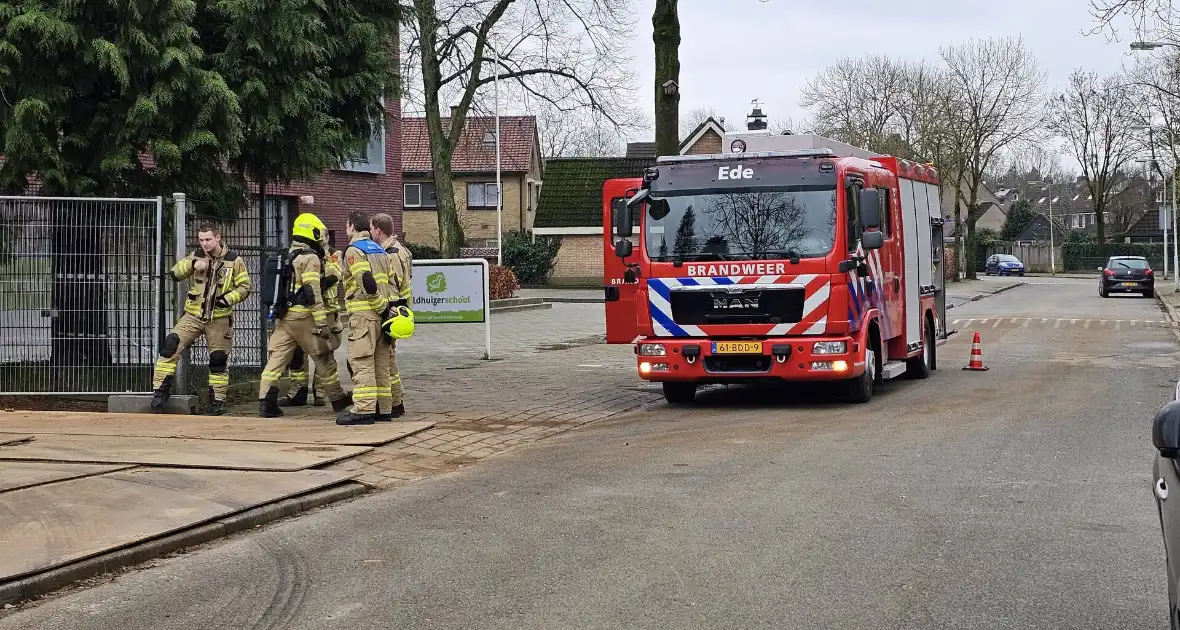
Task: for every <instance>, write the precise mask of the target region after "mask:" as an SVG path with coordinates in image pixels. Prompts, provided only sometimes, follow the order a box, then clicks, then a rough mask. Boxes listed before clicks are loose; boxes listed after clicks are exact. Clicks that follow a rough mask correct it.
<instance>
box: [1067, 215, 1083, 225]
mask: <svg viewBox="0 0 1180 630" xmlns="http://www.w3.org/2000/svg"><path fill="white" fill-rule="evenodd" d="M1070 218H1071V219H1072V220H1073V222H1072V225H1071V227H1074V228H1084V227H1086V222H1085V221H1083V220H1082V215H1080V214H1075V215H1073V216H1071V217H1070Z"/></svg>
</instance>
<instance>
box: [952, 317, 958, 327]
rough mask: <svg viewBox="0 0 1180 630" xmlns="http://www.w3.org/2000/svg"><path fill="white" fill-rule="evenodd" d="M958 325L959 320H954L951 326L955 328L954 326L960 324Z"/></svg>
mask: <svg viewBox="0 0 1180 630" xmlns="http://www.w3.org/2000/svg"><path fill="white" fill-rule="evenodd" d="M958 323H959V320H957V319H955V320H952V321H951V325H952V326H953V325H955V324H958Z"/></svg>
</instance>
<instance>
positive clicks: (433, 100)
mask: <svg viewBox="0 0 1180 630" xmlns="http://www.w3.org/2000/svg"><path fill="white" fill-rule="evenodd" d="M405 11H406V15H407V22H408V25H407V26H408V28H407V29H406V30H407V31H409V32H408V33H407V35H408V37H409V38H410V40H411V41H412V42H413V43H414V44H416V45H415V46H411V47H409V49H408V50H407V52H408V53H410V54H409V55H408V57H407V59H406V60H405V62H406V67H407V68H414V67H417V68H419V69H420V77H419V78H420V79H421V82H420V83H418V84H417V85H414V83H415V82H414V81H409V80H407V81H406V84H407V88H408V89H407V93H408V94H409V95H411V97H412V96H413V95H415V94H418V95H420V97H421V103H422V108H423V110H424V112H425V115H426V125H427V129H428V132H429V136H430V156H431V163H432V169H433V171H434V183H435V187H436V190H437V194H438V229H439V243H440V246H441V247H440V248H441V249H442V252H443V255H445V256H455V255H457V254H458V250H459V248H460V247H461V246H462V244H463V231H462V226H461V225H460V222H459V218H458V214H457V210H456V204H455V194H454V179H453V176H452V172H451V156H452V154H453V153H454V151H455V147H456V145H457V144H458V142H459V140H460V138H461V134H462V132H463V127H464V124H465V122H466V119H467V116H468V114H469V113H470V112H471V111H472V108H473V106H474V105H476V104H477V103H478V102H479V101H480V100H484V101H486V100H487V99H490V98H491V94H490V92H491V88H492V85H491V84H492V81H493V78H494V75H495V73H496V70H497V66H498V72H499V77H500V79H501V80H502V83H501V86H500V87H501V90H506V89H509V88H506V86H505V83H507V84H510V85H512V86H514V87H515V89H516V90H518V91H519V92H520V93H523V94H527V95H529V97H530V98H533V99H537V100H538V101H542V102H545V103H547V104H548V105H549V106H552V107H554V108H556V109H557V110H559V111H566V112H568V111H572V110H578V109H582V110H590V111H593V112H596V113H598V114H599V115H600V116H601V119H602V120H603V121H604V122H605V123H607V124H615V123H616V122H617V119H618V116H619V113H620V112H625V111H628V110H629V109H631V106H630V103H629V102H628V101H627V100H626V97H627V96H628V95H629V93H630V88H631V87H632V83H633V77H632V75H631V74H630V72H629V71H628V70H627V69H628V68H629V67H630V66H631V64H630V63H629V61H630V60H629V59H628V58H626V57H625V55H624V53H625V51H626V50H627V42H628V41H629V38H630V36H631V34H632V27H631V24H632V23H633V16H632V15H631V13H630V10H629V3H628V2H627V1H626V0H560V1H559V0H552V1H550V0H535V1H534V2H516V1H515V0H414V1H413V2H411V3H409V4H408V5H407V6H406V7H405ZM407 76H409V75H407ZM415 90H417V91H415ZM502 96H503V95H502ZM452 104H453V105H452ZM449 105H450V106H453V108H454V110H453V114H454V115H453V116H446V114H445V113H444V111H443V110H444V108H446V107H447V106H449ZM485 107H486V103H485Z"/></svg>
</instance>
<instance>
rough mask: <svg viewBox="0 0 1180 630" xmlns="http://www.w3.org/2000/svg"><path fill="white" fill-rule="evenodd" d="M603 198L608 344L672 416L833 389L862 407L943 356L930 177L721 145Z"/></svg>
mask: <svg viewBox="0 0 1180 630" xmlns="http://www.w3.org/2000/svg"><path fill="white" fill-rule="evenodd" d="M723 147H724V148H726V149H728V152H726V153H720V154H714V155H682V156H667V157H660V158H658V159H657V161H656V164H655V166H654V167H652V168H649V169H647V170H646V172H645V173H644V175H643V177H642V178H641V179H639V178H636V179H614V180H609V181H607V182H606V183H605V185H604V186H603V220H604V225H605V226H609V228H610V229H604V230H603V233H604V235H605V238H604V261H605V269H604V284H605V285H606V286H605V289H606V298H607V302H606V319H607V341H608V342H609V343H629V344H634V346H635V354H636V363H637V367H638V371H639V375H640V377H641V378H643V379H645V380H648V381H657V382H660V383H662V385H663V390H664V397H665V398H666V399H667V400H668V402H670V403H688V402H691V401H692V400H693V399H694V398H695V396H696V392H697V389H698V387H699V386H700V385H702V384H710V383H734V382H748V381H753V380H763V379H778V380H783V381H843V382H844V383H843V387H844V388H845V392H846V395H847V397H848V398H849V399H850V400H852V401H854V402H860V403H864V402H868V401H869V400H870V399H871V398H872V396H873V392H874V390H875V389H877V387H878V386H879V385H880V384H881V383H882V382H883V381H884V380H885V379H891V378H895V377H898V376H901V375H903V374H908V375H910V376H911V377H914V378H926V377H927V376H928V375H929V373H930V371H931V370H934V369H936V367H937V361H936V348H937V347H938V346H940V345H942V344H943V343H945V340H946V337H947V333H946V331H945V319H946V305H945V300H944V295H943V271H942V262H943V258H942V246H943V237H944V235H943V219H942V212H941V205H940V194H939V180H938V173H937V172H936V171H935V169H934V168H933V167H931V166H929V165H924V164H918V163H915V162H911V161H907V160H901V159H898V158H896V157H890V156H885V155H878V154H875V153H873V152H870V151H866V150H863V149H859V148H856V147H852V146H849V145H846V144H843V143H840V142H837V141H834V140H831V139H828V138H823V137H820V136H815V135H810V134H798V135H771V134H769V133H766V132H749V133H740V134H726V137H725V138H724V141H723Z"/></svg>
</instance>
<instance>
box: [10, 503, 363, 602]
mask: <svg viewBox="0 0 1180 630" xmlns="http://www.w3.org/2000/svg"><path fill="white" fill-rule="evenodd" d="M368 491H369V488H368V487H367V486H365V485H363V484H361V483H358V482H355V481H344V482H342V483H340V484H337V485H335V486H331V487H328V488H323V489H321V490H316V491H313V492H309V493H307V494H303V495H299V496H295V497H290V498H287V499H283V500H281V501H276V502H274V503H267V504H264V505H260V506H258V507H255V508H251V509H249V510H246V511H244V512H238V513H236V514H230V515H228V516H225V517H222V518H219V519H217V520H215V521H213V522H210V523H205V524H203V525H197V526H194V527H190V528H188V529H185V530H182V531H179V532H176V533H173V534H168V535H166V536H162V537H160V538H153V539H149V540H145V541H142V542H139V543H135V544H133V545H131V546H129V547H124V548H122V549H116V550H114V551H108V552H106V553H104V554H101V555H98V556H95V557H93V558H86V559H84V560H79V561H77V562H73V563H70V564H67V565H65V566H62V567H57V568H55V569H50V570H48V571H45V572H42V573H38V574H36V575H30V576H26V577H23V578H18V579H16V580H13V581H11V582H6V583H4V584H0V606H4V605H7V604H14V605H15V604H18V603H21V602H24V601H26V600H30V599H33V598H36V597H40V596H42V595H46V594H49V593H52V592H53V591H56V590H59V589H61V588H65V587H67V586H71V585H73V584H75V583H76V582H80V581H82V580H85V579H87V578H92V577H95V576H99V575H102V574H104V573H111V572H113V571H115V570H117V569H122V568H125V567H129V566H132V565H136V564H141V563H143V562H147V561H148V560H153V559H155V558H159V557H160V556H163V555H166V554H169V553H173V552H176V551H180V550H182V549H185V548H187V547H194V546H196V545H201V544H204V543H207V542H211V541H214V540H217V539H218V538H224V537H226V536H229V535H230V534H236V533H238V532H241V531H245V530H247V529H253V528H255V527H258V526H259V525H264V524H266V523H270V522H273V521H277V520H279V519H281V518H285V517H288V516H294V515H296V514H299V513H301V512H306V511H308V510H311V509H312V508H317V507H320V506H323V505H327V504H329V503H335V502H337V501H343V500H344V499H351V498H353V497H357V496H360V495H362V494H365V493H366V492H368Z"/></svg>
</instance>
